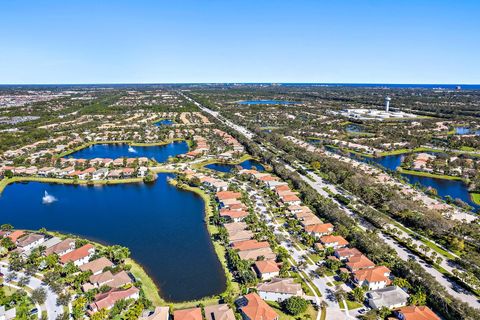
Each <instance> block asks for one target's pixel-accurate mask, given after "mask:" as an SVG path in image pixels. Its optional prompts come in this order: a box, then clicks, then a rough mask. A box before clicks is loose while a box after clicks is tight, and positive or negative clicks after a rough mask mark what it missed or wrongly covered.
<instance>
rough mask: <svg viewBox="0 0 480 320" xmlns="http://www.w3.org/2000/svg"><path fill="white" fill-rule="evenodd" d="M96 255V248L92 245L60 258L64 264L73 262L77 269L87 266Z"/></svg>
mask: <svg viewBox="0 0 480 320" xmlns="http://www.w3.org/2000/svg"><path fill="white" fill-rule="evenodd" d="M94 254H95V247H94V246H93V245H92V244H90V243H89V244H86V245H84V246H82V247H80V248H78V249H75V250H73V251H71V252H69V253H67V254H64V255H63V256H61V257H60V262H61V263H62V264H67V263H68V262H73V264H74V265H76V266H77V267H79V266H82V265H84V264H86V263H87V262H88V261H89V260H90V258H91V257H92V256H93V255H94Z"/></svg>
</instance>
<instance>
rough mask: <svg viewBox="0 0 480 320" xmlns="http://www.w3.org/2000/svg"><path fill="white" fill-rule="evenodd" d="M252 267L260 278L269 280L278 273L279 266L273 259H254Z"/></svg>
mask: <svg viewBox="0 0 480 320" xmlns="http://www.w3.org/2000/svg"><path fill="white" fill-rule="evenodd" d="M253 268H254V269H255V272H256V273H257V275H258V277H259V278H260V279H262V280H269V279H272V278H274V277H277V276H278V275H279V274H280V268H279V267H278V264H277V263H276V262H275V260H261V261H256V262H255V264H254V266H253Z"/></svg>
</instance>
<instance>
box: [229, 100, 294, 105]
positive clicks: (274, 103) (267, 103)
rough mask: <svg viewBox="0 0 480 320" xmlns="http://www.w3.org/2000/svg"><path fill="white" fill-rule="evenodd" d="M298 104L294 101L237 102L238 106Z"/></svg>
mask: <svg viewBox="0 0 480 320" xmlns="http://www.w3.org/2000/svg"><path fill="white" fill-rule="evenodd" d="M298 103H300V102H296V101H286V100H244V101H240V102H238V104H243V105H291V104H298Z"/></svg>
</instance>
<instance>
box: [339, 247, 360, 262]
mask: <svg viewBox="0 0 480 320" xmlns="http://www.w3.org/2000/svg"><path fill="white" fill-rule="evenodd" d="M334 254H335V257H337V258H338V259H340V260H341V261H345V260H348V259H350V258H351V257H354V256H359V255H361V254H362V253H361V252H360V250H358V249H357V248H340V249H337V250H335V253H334Z"/></svg>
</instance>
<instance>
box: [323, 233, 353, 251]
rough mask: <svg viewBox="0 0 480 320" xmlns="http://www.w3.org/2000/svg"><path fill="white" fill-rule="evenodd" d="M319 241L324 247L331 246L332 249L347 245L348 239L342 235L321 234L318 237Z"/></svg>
mask: <svg viewBox="0 0 480 320" xmlns="http://www.w3.org/2000/svg"><path fill="white" fill-rule="evenodd" d="M320 242H321V243H322V244H323V245H324V246H325V247H332V248H334V249H337V248H343V247H346V246H348V241H347V240H345V239H344V238H343V237H342V236H333V235H330V236H323V237H321V238H320Z"/></svg>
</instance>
